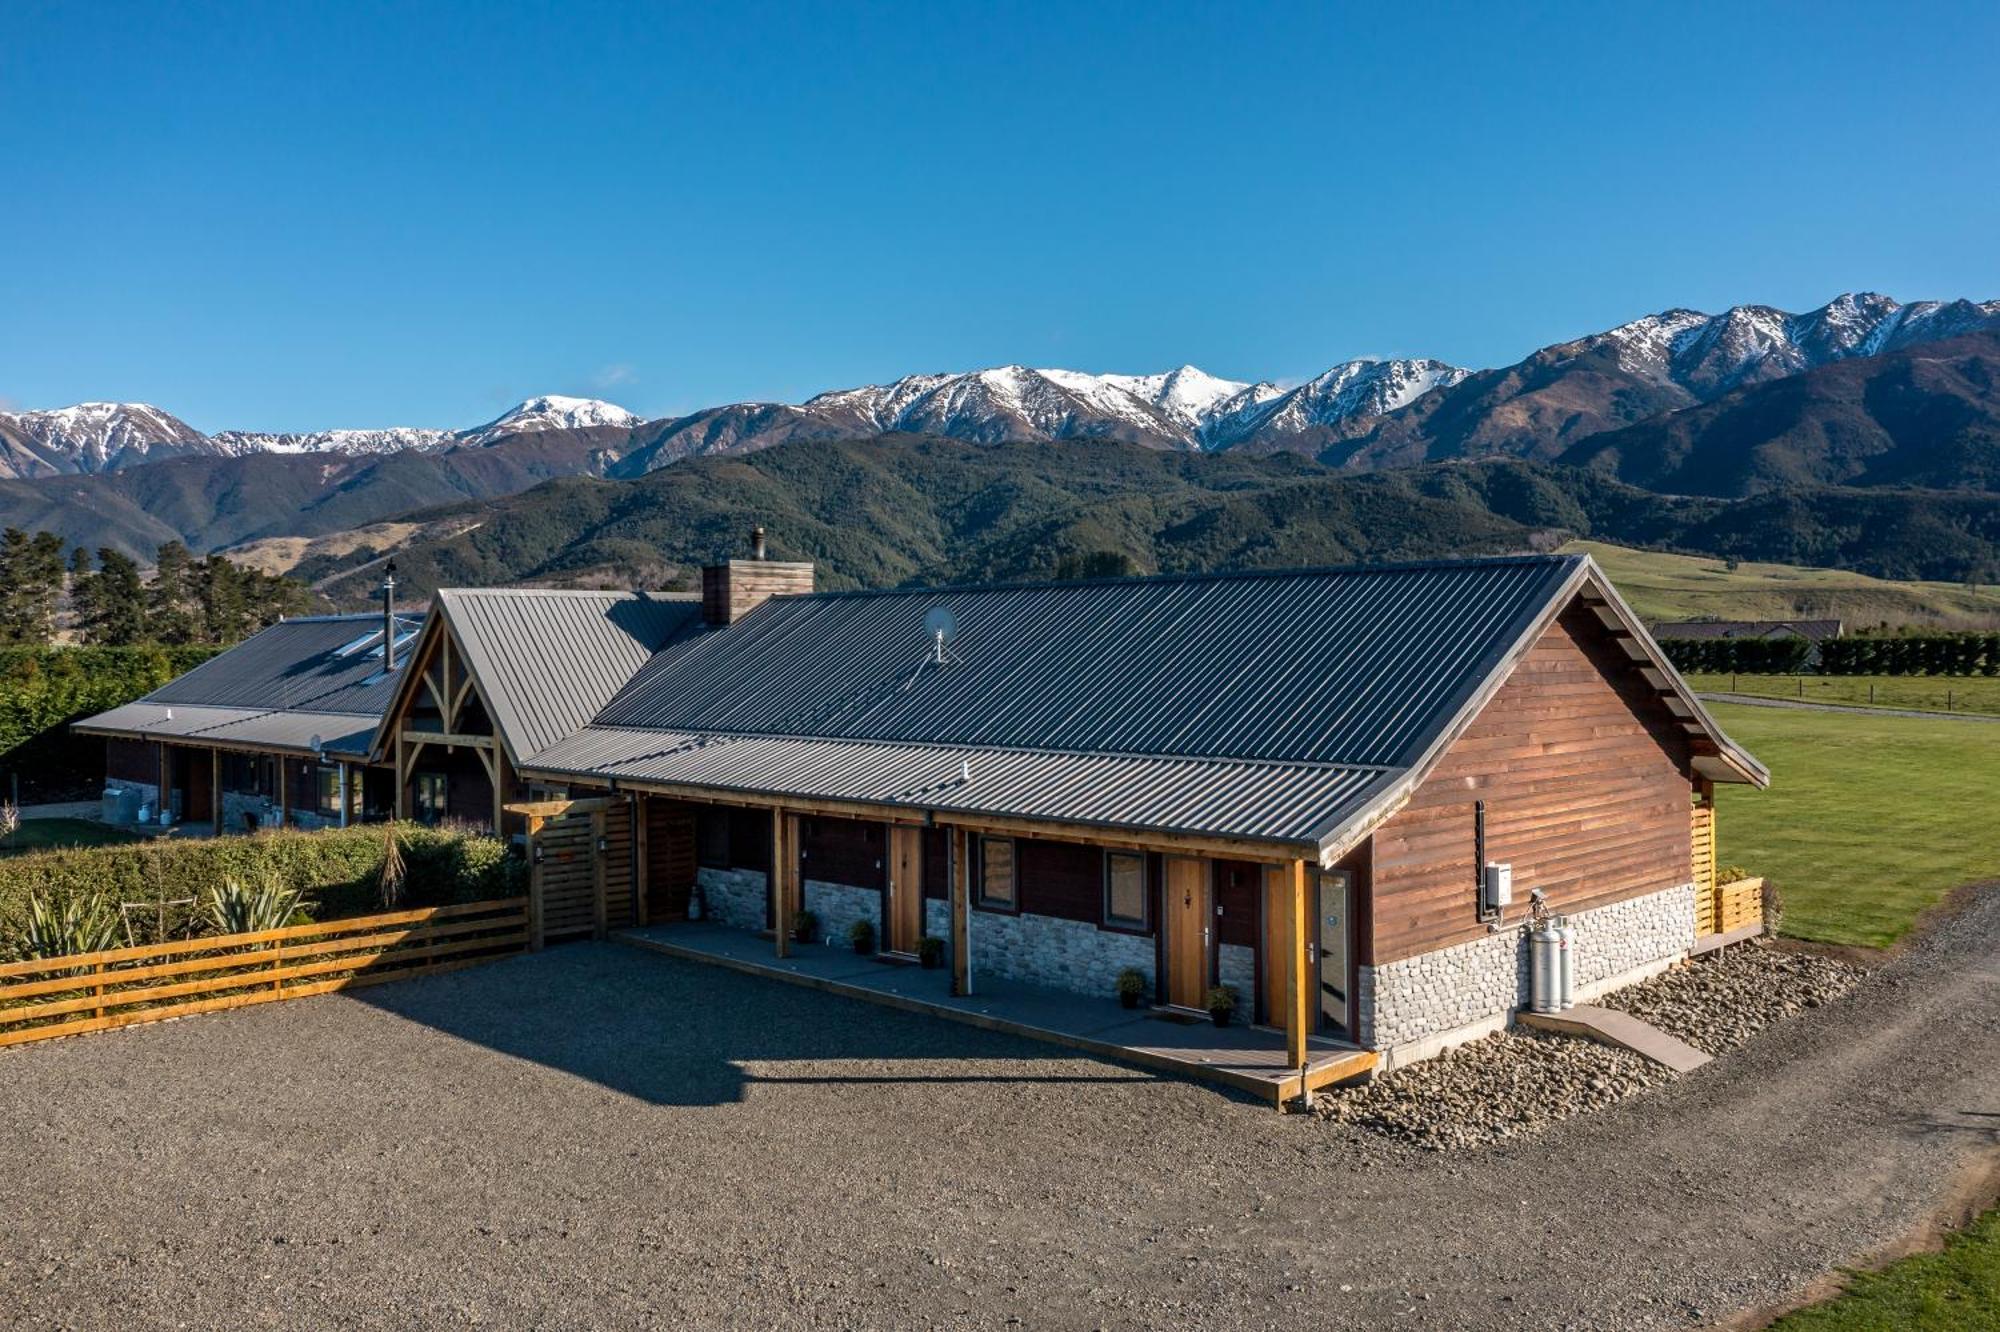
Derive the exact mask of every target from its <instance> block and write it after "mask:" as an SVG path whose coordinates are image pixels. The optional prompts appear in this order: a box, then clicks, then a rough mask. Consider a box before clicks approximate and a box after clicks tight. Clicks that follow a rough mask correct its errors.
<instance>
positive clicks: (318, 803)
mask: <svg viewBox="0 0 2000 1332" xmlns="http://www.w3.org/2000/svg"><path fill="white" fill-rule="evenodd" d="M314 778H315V783H314V787H313V813H315V814H317V815H319V816H320V817H321V818H323V819H337V818H339V817H340V765H339V764H338V763H322V764H320V765H319V771H318V772H317V773H315V774H314ZM329 779H331V780H329Z"/></svg>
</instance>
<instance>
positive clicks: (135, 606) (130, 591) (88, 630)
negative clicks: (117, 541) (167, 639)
mask: <svg viewBox="0 0 2000 1332" xmlns="http://www.w3.org/2000/svg"><path fill="white" fill-rule="evenodd" d="M97 565H98V571H97V572H96V573H94V574H92V575H91V576H90V579H91V593H90V603H91V608H92V609H91V613H90V614H89V615H88V616H87V617H86V618H85V619H84V622H83V631H84V636H85V638H87V639H88V640H89V641H90V642H92V643H102V644H104V645H105V646H107V647H129V646H131V645H132V644H134V643H143V642H145V641H146V585H145V584H144V583H143V582H141V581H140V578H139V566H138V565H137V564H136V563H134V562H133V560H132V557H131V556H129V555H126V554H125V553H124V552H122V551H117V550H113V549H112V548H111V547H109V546H101V547H99V548H98V551H97Z"/></svg>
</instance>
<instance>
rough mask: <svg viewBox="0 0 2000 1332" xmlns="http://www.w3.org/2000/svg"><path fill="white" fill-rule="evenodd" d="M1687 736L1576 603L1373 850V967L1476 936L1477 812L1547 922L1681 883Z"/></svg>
mask: <svg viewBox="0 0 2000 1332" xmlns="http://www.w3.org/2000/svg"><path fill="white" fill-rule="evenodd" d="M1688 758H1689V755H1688V744H1687V739H1686V735H1685V732H1683V731H1682V730H1681V728H1680V726H1679V725H1678V724H1677V723H1676V722H1675V721H1674V720H1673V719H1672V717H1671V715H1670V714H1669V713H1668V712H1667V710H1666V708H1665V706H1664V705H1663V704H1662V703H1661V702H1660V701H1659V699H1658V696H1657V695H1656V694H1655V693H1654V692H1653V690H1652V689H1651V688H1650V687H1649V686H1648V685H1647V684H1646V683H1645V681H1644V679H1643V677H1641V676H1640V675H1639V674H1638V671H1637V669H1636V667H1635V666H1634V665H1633V663H1632V662H1631V660H1630V658H1628V657H1627V656H1626V654H1625V652H1624V650H1623V649H1622V648H1621V647H1620V646H1619V645H1618V643H1617V642H1616V641H1615V640H1614V639H1613V638H1612V637H1611V636H1610V633H1609V631H1607V630H1606V629H1604V627H1603V625H1602V624H1601V622H1600V621H1599V620H1598V619H1597V617H1596V615H1595V614H1593V613H1592V612H1590V611H1589V610H1587V609H1586V608H1584V607H1582V606H1581V605H1573V606H1571V607H1570V608H1569V610H1567V611H1566V612H1565V613H1564V614H1563V615H1562V616H1561V617H1560V618H1559V619H1558V620H1557V621H1556V622H1555V623H1554V624H1552V625H1551V626H1550V627H1549V629H1548V630H1547V632H1546V633H1544V634H1543V636H1542V638H1541V640H1540V641H1539V642H1537V643H1536V644H1535V645H1534V647H1533V648H1531V649H1530V650H1529V652H1528V654H1527V655H1526V656H1525V657H1524V658H1523V659H1522V660H1521V661H1520V663H1519V664H1518V665H1516V667H1515V668H1514V671H1513V673H1512V674H1511V675H1510V676H1509V677H1508V679H1507V681H1506V682H1505V683H1504V684H1503V685H1502V686H1501V687H1500V689H1499V691H1498V692H1497V693H1496V694H1495V695H1494V697H1493V699H1492V700H1491V701H1490V702H1489V703H1488V704H1487V705H1486V707H1485V709H1484V710H1483V711H1482V712H1481V713H1480V715H1479V716H1478V717H1477V718H1476V719H1474V721H1473V723H1472V725H1471V726H1470V727H1469V728H1468V729H1467V731H1466V732H1465V734H1464V735H1462V736H1460V737H1459V739H1458V740H1457V741H1456V742H1454V743H1453V744H1452V745H1451V747H1450V748H1449V749H1448V750H1447V751H1446V753H1445V755H1444V757H1443V758H1442V759H1441V760H1440V762H1439V764H1438V766H1437V767H1436V768H1435V769H1434V770H1433V771H1432V773H1431V775H1430V776H1429V777H1428V778H1426V779H1425V781H1424V782H1423V784H1422V785H1421V786H1419V787H1418V788H1417V791H1416V793H1415V795H1414V796H1413V797H1412V798H1411V800H1410V802H1409V804H1408V805H1407V806H1406V807H1405V808H1403V809H1402V810H1401V811H1399V812H1398V813H1397V814H1396V815H1395V816H1394V817H1393V818H1391V819H1390V820H1389V821H1388V822H1387V823H1385V824H1384V825H1383V826H1382V827H1381V828H1380V829H1378V830H1377V831H1376V833H1375V836H1374V838H1373V839H1372V851H1373V871H1374V884H1373V886H1374V893H1373V901H1372V903H1370V907H1371V917H1372V919H1371V921H1370V926H1371V928H1370V933H1369V935H1368V936H1367V937H1368V939H1369V942H1370V943H1371V944H1372V948H1371V949H1370V950H1369V951H1370V953H1371V956H1370V958H1369V960H1370V961H1375V962H1389V961H1394V960H1396V959H1398V958H1404V957H1409V956H1412V955H1414V954H1417V953H1423V952H1428V951H1430V950H1432V949H1435V948H1443V947H1447V946H1449V945H1451V944H1456V943H1464V942H1466V941H1468V940H1471V939H1476V938H1481V937H1484V935H1485V934H1486V926H1485V924H1484V923H1483V922H1481V920H1480V919H1479V910H1478V894H1477V884H1476V879H1475V873H1476V869H1475V863H1474V862H1475V854H1474V804H1475V802H1476V801H1480V800H1483V801H1485V802H1486V858H1487V859H1488V860H1489V861H1499V862H1505V863H1508V864H1511V865H1512V866H1513V867H1514V900H1515V905H1514V906H1513V907H1511V908H1510V909H1509V912H1508V916H1509V919H1513V918H1515V917H1517V916H1519V915H1521V914H1523V913H1524V912H1525V911H1526V904H1527V897H1528V893H1529V891H1530V890H1531V889H1534V888H1540V889H1542V890H1543V891H1544V892H1545V893H1547V895H1548V899H1549V904H1550V906H1551V908H1552V909H1554V910H1556V911H1577V910H1584V909H1587V908H1590V907H1595V906H1602V905H1604V904H1605V903H1607V902H1612V901H1616V900H1619V899H1621V898H1626V897H1633V896H1637V895H1639V894H1641V893H1649V892H1656V891H1658V890H1660V889H1662V888H1668V887H1672V886H1673V885H1675V884H1681V883H1686V882H1688V880H1689V876H1690V873H1691V850H1690V840H1689V819H1688V798H1689V796H1688V793H1689V789H1690V788H1689V783H1690V780H1691V779H1690V774H1689V768H1688Z"/></svg>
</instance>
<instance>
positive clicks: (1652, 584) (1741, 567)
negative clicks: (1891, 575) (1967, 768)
mask: <svg viewBox="0 0 2000 1332" xmlns="http://www.w3.org/2000/svg"><path fill="white" fill-rule="evenodd" d="M1563 549H1564V550H1565V551H1578V552H1588V553H1589V554H1590V555H1591V556H1592V557H1594V558H1595V559H1596V560H1597V562H1598V563H1599V564H1600V565H1602V566H1603V567H1604V571H1605V573H1607V574H1609V575H1610V577H1611V581H1612V582H1613V583H1614V584H1615V585H1616V586H1617V588H1618V592H1619V595H1621V596H1623V597H1624V598H1625V600H1627V601H1628V602H1630V603H1631V604H1632V609H1633V610H1635V611H1637V612H1638V613H1639V616H1640V618H1641V619H1645V620H1649V621H1657V620H1702V619H1718V620H1787V619H1807V618H1809V619H1840V620H1845V621H1847V625H1848V628H1849V629H1850V630H1852V629H1859V628H1862V627H1864V626H1870V625H1880V624H1884V623H1887V624H1890V625H1904V624H1912V625H1925V626H1930V627H1934V628H1944V629H1985V628H1990V627H1992V626H1994V625H2000V588H1993V587H1969V586H1965V585H1963V584H1959V583H1916V582H1909V583H1905V582H1897V581H1893V580H1890V579H1886V578H1870V577H1869V576H1868V575H1866V574H1858V573H1850V572H1847V571H1845V570H1841V569H1813V568H1807V567H1805V566H1803V565H1797V564H1754V563H1750V562H1748V561H1745V562H1743V563H1739V564H1738V565H1737V566H1736V567H1735V568H1734V569H1731V568H1730V567H1729V566H1728V564H1727V563H1726V562H1725V561H1722V560H1718V559H1711V558H1704V557H1700V556H1693V555H1667V554H1663V553H1661V552H1659V551H1651V550H1633V549H1630V548H1629V547H1626V546H1612V545H1607V544H1605V543H1604V542H1601V541H1572V542H1570V543H1569V544H1568V545H1566V546H1564V547H1563Z"/></svg>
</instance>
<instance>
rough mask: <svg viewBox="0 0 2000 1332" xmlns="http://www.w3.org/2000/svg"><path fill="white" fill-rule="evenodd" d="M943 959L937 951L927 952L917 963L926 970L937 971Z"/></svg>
mask: <svg viewBox="0 0 2000 1332" xmlns="http://www.w3.org/2000/svg"><path fill="white" fill-rule="evenodd" d="M941 961H942V959H941V958H939V957H938V955H937V954H936V953H925V954H924V955H923V956H921V957H919V958H918V959H917V965H918V966H920V967H922V968H923V969H924V970H925V971H936V970H937V969H938V965H939V963H940V962H941Z"/></svg>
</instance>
